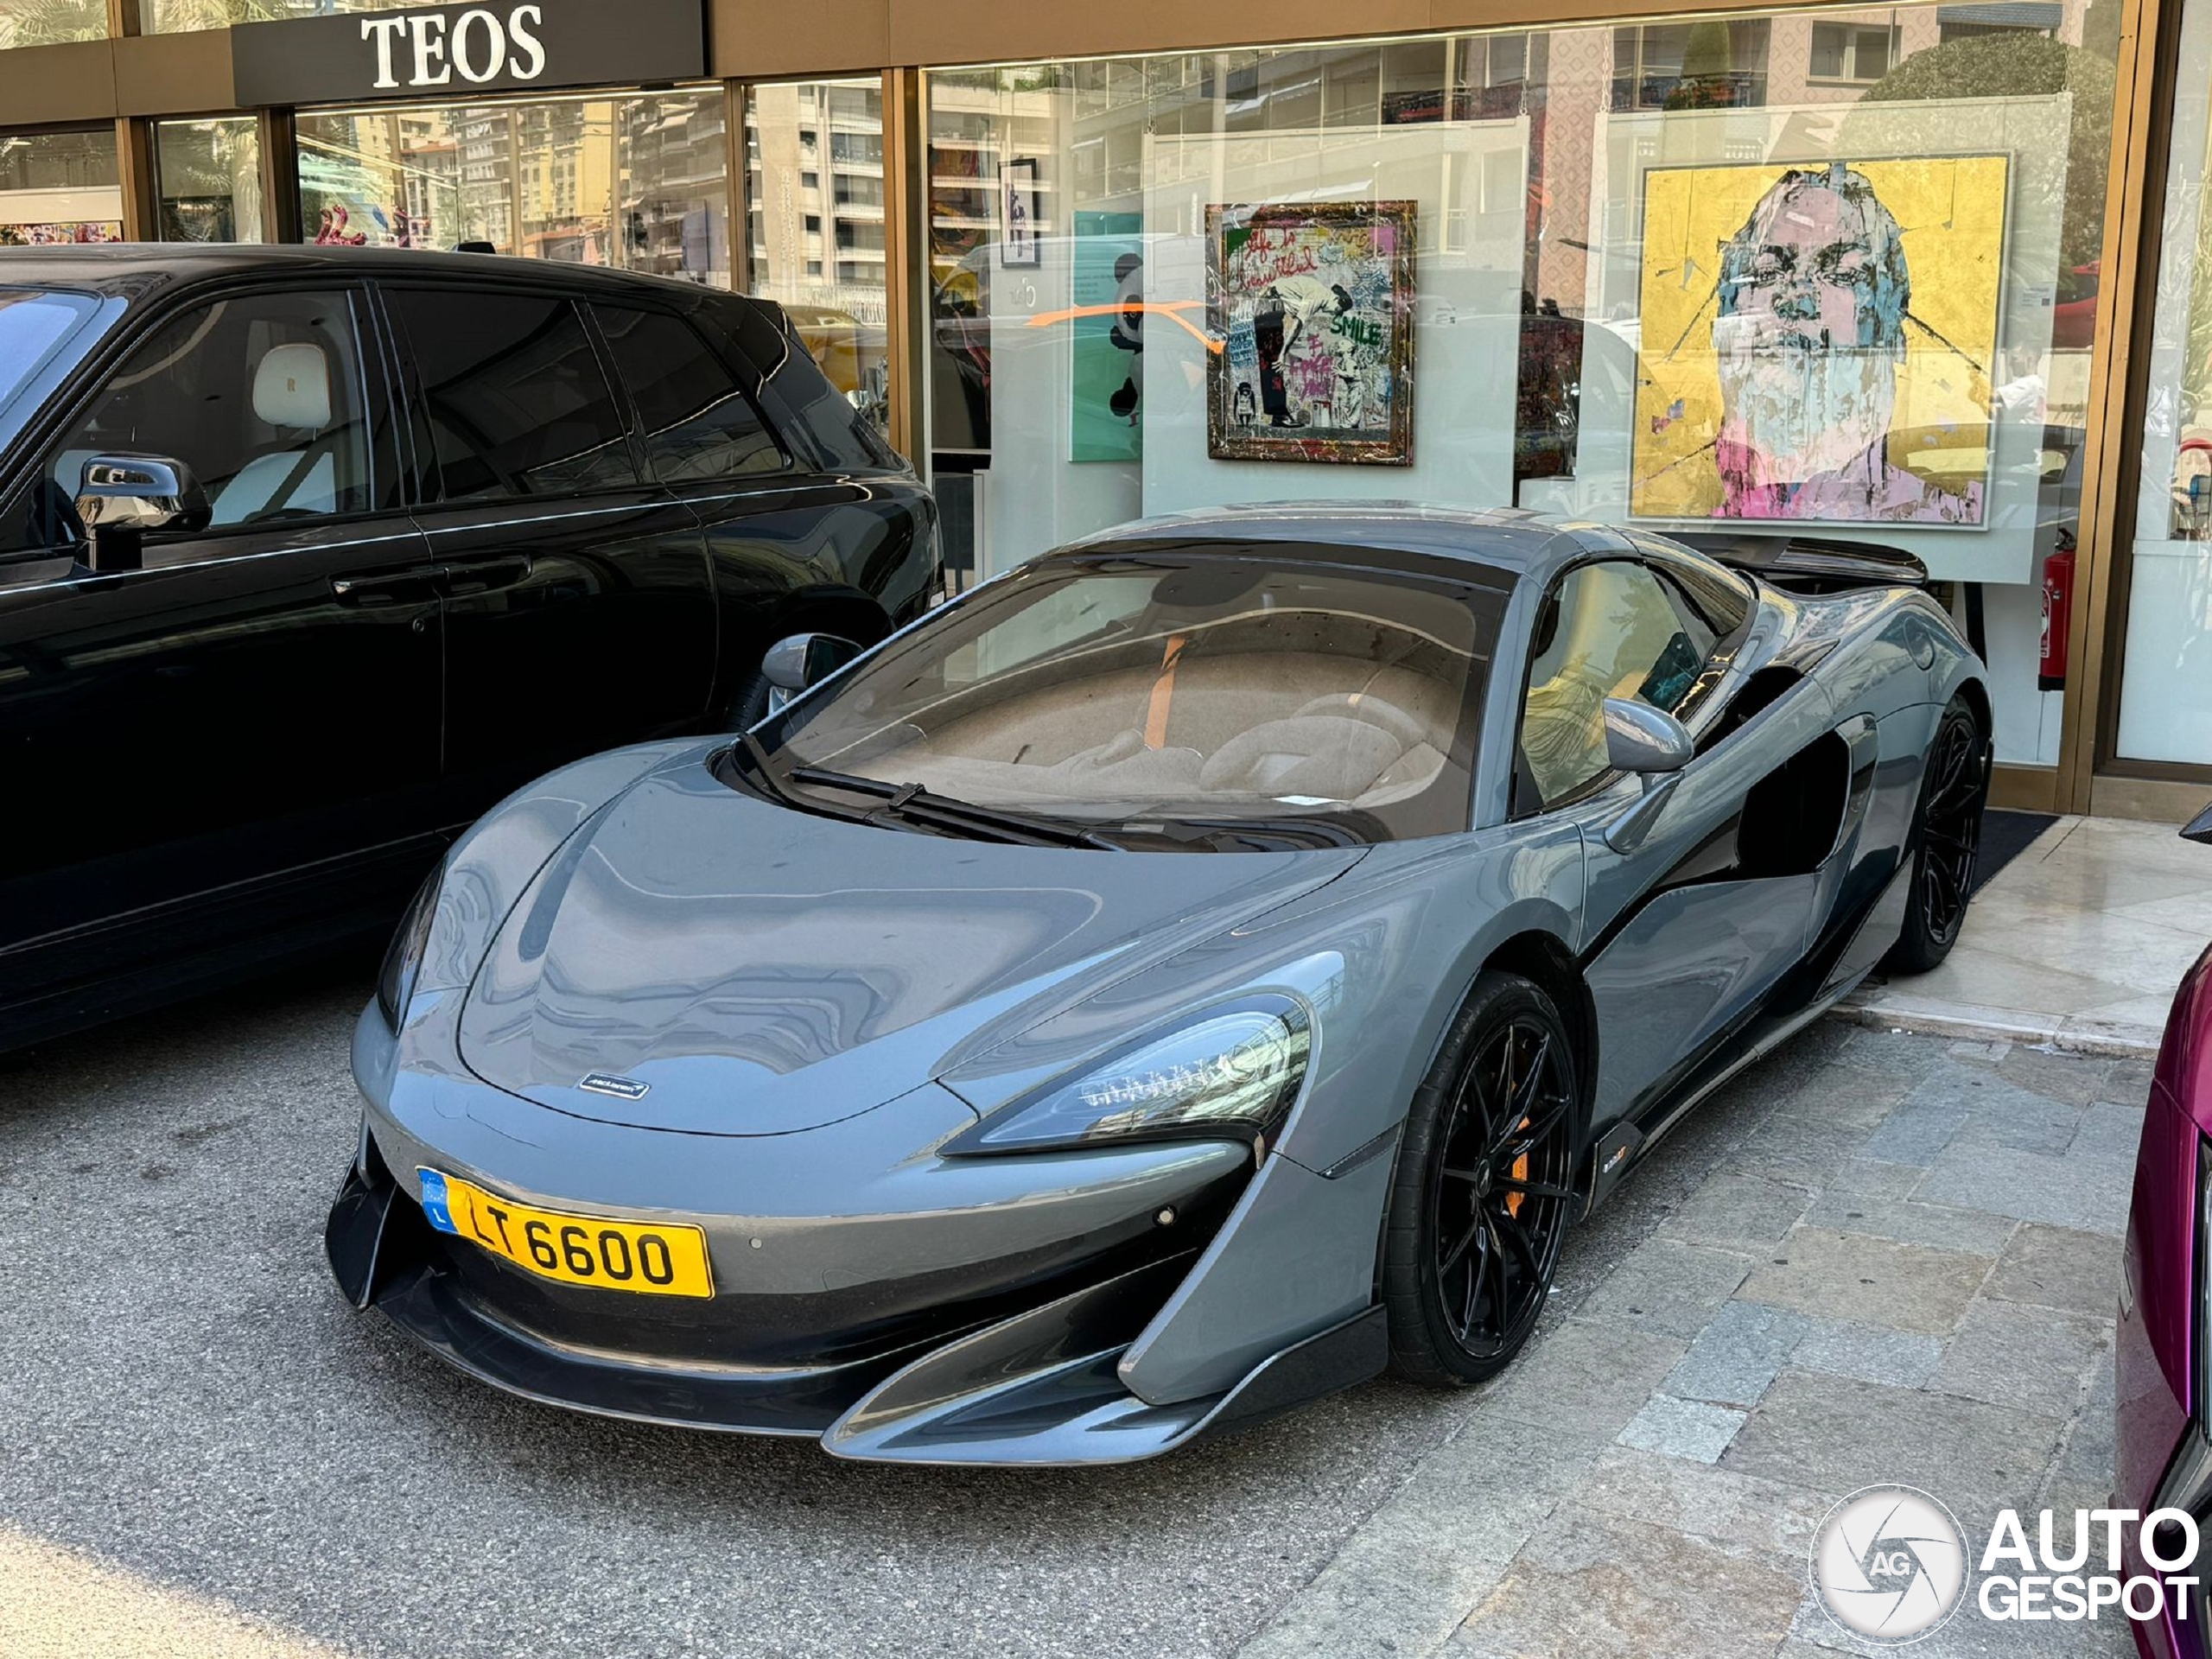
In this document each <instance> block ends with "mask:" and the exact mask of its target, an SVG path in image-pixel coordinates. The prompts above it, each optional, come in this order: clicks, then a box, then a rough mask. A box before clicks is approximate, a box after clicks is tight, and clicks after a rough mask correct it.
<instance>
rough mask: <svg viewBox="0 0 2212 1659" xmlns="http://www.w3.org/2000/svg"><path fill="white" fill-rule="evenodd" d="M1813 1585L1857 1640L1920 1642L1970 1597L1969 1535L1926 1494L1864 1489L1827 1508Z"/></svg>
mask: <svg viewBox="0 0 2212 1659" xmlns="http://www.w3.org/2000/svg"><path fill="white" fill-rule="evenodd" d="M1813 1588H1814V1590H1815V1592H1816V1593H1817V1594H1818V1595H1819V1596H1820V1599H1821V1606H1822V1607H1823V1608H1825V1609H1826V1610H1827V1615H1828V1617H1829V1618H1832V1619H1834V1621H1835V1622H1836V1623H1837V1624H1840V1625H1841V1626H1843V1628H1844V1629H1845V1630H1848V1631H1850V1632H1851V1633H1852V1634H1853V1635H1854V1636H1857V1637H1863V1638H1864V1639H1866V1641H1869V1642H1875V1643H1884V1644H1895V1645H1902V1644H1904V1643H1907V1642H1916V1641H1918V1640H1919V1639H1920V1638H1921V1637H1923V1636H1927V1635H1929V1633H1930V1632H1932V1631H1934V1630H1937V1629H1939V1628H1940V1627H1941V1626H1942V1624H1944V1622H1945V1621H1946V1620H1948V1618H1950V1617H1951V1615H1952V1614H1953V1613H1955V1612H1956V1611H1958V1609H1959V1604H1960V1603H1961V1602H1962V1601H1964V1600H1965V1599H1966V1590H1967V1540H1966V1535H1965V1534H1964V1533H1963V1532H1961V1531H1960V1530H1959V1523H1958V1522H1957V1520H1956V1519H1955V1518H1954V1517H1953V1516H1952V1514H1951V1512H1950V1510H1947V1509H1945V1508H1944V1507H1943V1506H1942V1504H1941V1503H1937V1502H1936V1500H1935V1499H1934V1498H1932V1497H1929V1496H1928V1494H1927V1493H1925V1492H1923V1491H1916V1490H1915V1489H1914V1488H1912V1487H1910V1486H1867V1487H1863V1488H1861V1489H1860V1490H1859V1491H1855V1492H1853V1494H1852V1495H1851V1496H1850V1497H1847V1498H1845V1499H1844V1500H1843V1501H1842V1502H1841V1503H1839V1504H1837V1505H1836V1506H1835V1507H1834V1509H1832V1510H1829V1511H1828V1513H1827V1519H1826V1520H1824V1521H1822V1522H1821V1529H1820V1531H1819V1532H1817V1533H1815V1535H1814V1536H1813Z"/></svg>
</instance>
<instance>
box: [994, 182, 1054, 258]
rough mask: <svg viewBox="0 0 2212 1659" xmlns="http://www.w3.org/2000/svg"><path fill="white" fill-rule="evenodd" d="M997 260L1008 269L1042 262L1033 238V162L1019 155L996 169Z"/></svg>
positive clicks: (1040, 250)
mask: <svg viewBox="0 0 2212 1659" xmlns="http://www.w3.org/2000/svg"><path fill="white" fill-rule="evenodd" d="M999 222H1000V234H999V264H1001V265H1002V266H1004V267H1006V268H1007V269H1008V270H1013V269H1014V268H1016V267H1019V266H1023V265H1039V264H1043V263H1044V259H1045V250H1044V247H1043V245H1041V244H1039V241H1038V240H1037V162H1036V161H1035V159H1034V158H1033V157H1031V156H1023V157H1022V158H1021V159H1020V160H1019V161H1011V162H1007V163H1006V164H1005V166H1003V167H1001V168H1000V169H999Z"/></svg>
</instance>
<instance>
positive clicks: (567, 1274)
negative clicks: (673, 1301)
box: [415, 1169, 715, 1296]
mask: <svg viewBox="0 0 2212 1659" xmlns="http://www.w3.org/2000/svg"><path fill="white" fill-rule="evenodd" d="M415 1173H416V1179H417V1180H418V1181H419V1182H420V1183H421V1185H422V1195H423V1214H424V1215H426V1216H428V1217H429V1218H430V1225H431V1226H433V1227H435V1228H436V1229H437V1230H439V1231H440V1232H442V1233H451V1234H453V1235H454V1236H455V1237H458V1238H466V1239H469V1240H472V1241H474V1243H478V1244H480V1245H482V1246H483V1247H484V1248H485V1249H487V1250H489V1251H491V1252H492V1254H493V1255H500V1256H505V1258H506V1259H507V1260H508V1261H510V1262H513V1263H514V1264H515V1265H516V1266H517V1267H518V1268H525V1269H527V1270H528V1271H530V1272H531V1273H534V1274H537V1276H538V1277H539V1278H541V1279H557V1280H559V1281H561V1282H562V1283H563V1284H564V1285H590V1286H592V1287H594V1288H596V1289H600V1290H627V1291H632V1292H635V1293H636V1294H639V1295H642V1296H711V1295H713V1294H715V1275H714V1271H713V1268H711V1267H710V1266H709V1263H708V1261H707V1236H706V1234H705V1233H703V1232H702V1231H701V1230H699V1229H698V1228H696V1227H691V1226H684V1225H676V1226H670V1225H666V1224H663V1223H659V1222H651V1223H639V1222H634V1221H615V1220H613V1219H610V1218H608V1217H603V1216H574V1215H568V1214H565V1213H563V1211H558V1210H538V1209H534V1208H532V1207H531V1205H526V1204H516V1203H514V1202H513V1201H512V1200H511V1199H508V1198H499V1197H498V1196H496V1195H495V1194H493V1193H490V1192H486V1191H485V1190H484V1189H483V1188H482V1187H480V1186H477V1185H474V1184H472V1183H470V1182H468V1181H464V1180H462V1179H461V1178H460V1177H459V1176H457V1175H447V1174H443V1173H440V1172H439V1171H437V1170H435V1169H418V1170H416V1172H415Z"/></svg>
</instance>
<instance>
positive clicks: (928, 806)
mask: <svg viewBox="0 0 2212 1659" xmlns="http://www.w3.org/2000/svg"><path fill="white" fill-rule="evenodd" d="M747 735H748V737H749V736H750V734H747ZM791 779H792V780H793V781H794V782H797V783H802V784H820V785H823V786H825V787H827V788H830V789H846V790H850V791H853V792H854V793H855V794H856V795H874V796H875V797H877V798H880V800H881V801H882V802H883V804H882V805H881V806H880V807H878V808H877V809H876V810H877V811H879V812H887V813H889V814H891V815H892V816H893V817H901V818H911V819H914V820H916V821H918V822H921V823H928V822H930V821H931V820H934V821H936V822H937V823H941V824H947V823H949V824H950V825H952V826H954V827H956V828H961V829H995V830H997V831H998V832H999V833H1000V834H1001V835H1002V836H1006V837H1007V839H1008V840H1011V841H1021V842H1030V843H1032V844H1033V845H1038V846H1046V847H1098V848H1103V849H1106V850H1107V851H1109V852H1116V853H1118V852H1121V851H1122V850H1124V849H1123V848H1122V845H1121V843H1120V842H1116V841H1113V840H1110V839H1109V838H1108V837H1107V836H1103V835H1101V834H1099V833H1098V831H1096V829H1080V828H1078V827H1077V826H1076V825H1074V824H1069V823H1060V822H1059V821H1058V820H1057V819H1053V818H1044V817H1031V816H1030V815H1029V814H1028V813H1027V812H1009V811H1007V810H1005V809H1004V808H1002V807H995V806H978V805H977V804H976V803H975V802H973V801H963V800H959V799H957V798H955V797H953V796H950V795H939V794H938V793H936V792H935V791H931V790H927V789H924V788H923V787H922V786H921V785H919V784H894V783H892V782H890V781H889V780H888V779H882V778H863V777H861V775H860V774H859V773H857V772H833V771H831V770H830V769H829V767H827V766H793V767H792V768H791Z"/></svg>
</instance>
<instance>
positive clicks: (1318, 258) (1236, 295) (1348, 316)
mask: <svg viewBox="0 0 2212 1659" xmlns="http://www.w3.org/2000/svg"><path fill="white" fill-rule="evenodd" d="M1414 219H1415V204H1414V203H1413V202H1410V201H1380V202H1361V203H1341V204H1340V203H1322V204H1316V205H1300V206H1295V207H1209V208H1207V209H1206V275H1207V295H1208V304H1207V309H1208V312H1209V321H1210V323H1211V329H1210V333H1211V340H1212V343H1213V345H1214V349H1213V350H1212V351H1211V353H1210V355H1211V374H1210V375H1209V377H1208V379H1207V384H1206V453H1207V454H1209V455H1211V457H1213V459H1215V460H1217V461H1356V462H1367V463H1370V464H1375V465H1381V466H1387V467H1405V466H1409V465H1411V464H1412V461H1413V421H1414V410H1413V397H1414V388H1413V306H1414Z"/></svg>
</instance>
